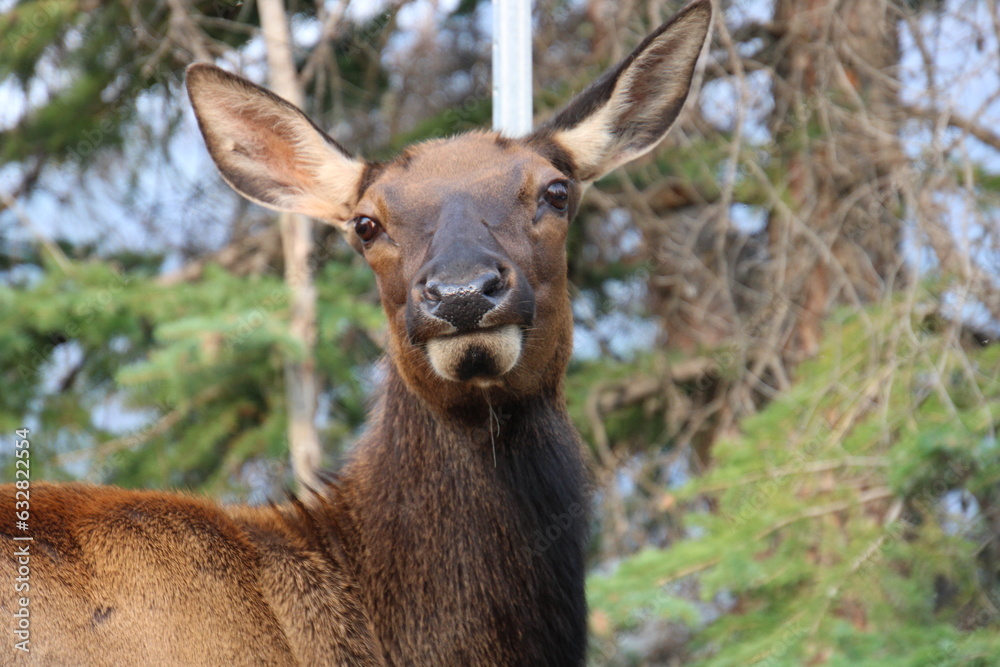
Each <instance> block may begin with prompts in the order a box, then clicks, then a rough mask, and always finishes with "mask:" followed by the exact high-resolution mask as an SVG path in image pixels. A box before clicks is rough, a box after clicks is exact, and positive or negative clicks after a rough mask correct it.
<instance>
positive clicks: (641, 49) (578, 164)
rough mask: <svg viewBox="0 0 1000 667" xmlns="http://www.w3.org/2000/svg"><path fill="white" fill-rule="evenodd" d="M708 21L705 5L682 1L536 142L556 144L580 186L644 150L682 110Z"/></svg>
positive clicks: (703, 1) (539, 133) (707, 2)
mask: <svg viewBox="0 0 1000 667" xmlns="http://www.w3.org/2000/svg"><path fill="white" fill-rule="evenodd" d="M711 24H712V4H711V2H710V0H697V1H696V2H693V3H691V4H689V5H688V6H687V7H685V8H684V9H683V10H681V11H680V12H679V13H678V14H677V15H675V16H674V17H673V18H672V19H670V20H669V21H667V22H666V23H664V24H663V25H661V26H660V27H659V28H657V29H656V30H655V31H654V32H653V33H652V34H651V35H649V36H648V37H647V38H646V39H645V40H643V42H642V44H640V45H639V46H638V47H637V48H636V49H635V51H633V52H632V53H631V54H629V56H628V57H626V58H625V59H624V60H622V61H621V62H620V63H619V64H618V65H617V66H616V67H614V68H612V69H610V70H608V71H607V72H605V73H604V74H603V75H602V76H601V77H600V78H599V79H597V81H595V82H594V83H593V84H591V85H590V87H589V88H587V89H586V90H584V91H583V92H582V93H580V94H579V95H578V96H577V97H576V98H575V99H573V101H572V102H570V103H569V106H567V107H566V108H565V109H564V110H563V111H562V112H560V113H559V114H558V115H557V116H556V117H555V118H553V119H552V120H551V121H549V123H547V124H546V125H543V126H542V127H541V128H540V129H539V130H538V131H537V132H536V133H535V136H534V138H535V140H537V141H545V140H546V139H555V140H556V141H557V142H558V143H559V145H560V146H561V147H562V148H563V150H565V151H566V152H567V153H569V155H570V156H571V157H572V159H573V163H574V166H575V172H576V173H575V175H576V177H577V178H578V179H579V180H581V181H584V182H588V181H593V180H595V179H597V178H600V177H601V176H603V175H604V174H606V173H608V172H609V171H611V170H612V169H614V168H615V167H618V166H619V165H622V164H624V163H626V162H628V161H629V160H634V159H635V158H637V157H639V156H640V155H642V154H643V153H645V152H647V151H649V150H650V149H652V148H653V147H654V146H656V144H658V143H659V142H660V140H661V139H663V137H664V136H665V135H666V134H667V131H668V130H669V129H670V127H671V125H673V123H674V121H675V120H676V119H677V116H678V114H679V113H680V111H681V108H682V107H683V106H684V101H685V100H686V99H687V96H688V91H689V90H690V88H691V79H692V77H693V76H694V71H695V64H696V63H697V62H698V56H699V55H700V54H701V51H702V48H703V47H704V44H705V41H706V39H707V37H708V34H709V28H710V27H711Z"/></svg>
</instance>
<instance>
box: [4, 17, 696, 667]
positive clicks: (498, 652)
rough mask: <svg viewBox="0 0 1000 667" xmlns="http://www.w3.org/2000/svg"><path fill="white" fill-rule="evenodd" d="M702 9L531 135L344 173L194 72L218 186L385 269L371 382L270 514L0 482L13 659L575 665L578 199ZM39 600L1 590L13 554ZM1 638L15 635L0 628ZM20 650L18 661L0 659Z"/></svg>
mask: <svg viewBox="0 0 1000 667" xmlns="http://www.w3.org/2000/svg"><path fill="white" fill-rule="evenodd" d="M711 20H712V9H711V3H710V1H709V0H697V1H696V2H693V3H691V4H689V5H688V6H687V7H685V8H684V9H683V10H682V11H681V12H680V13H679V14H677V15H676V16H675V17H674V18H673V19H671V20H670V21H669V22H667V23H665V24H664V25H662V26H660V27H659V28H658V29H657V30H656V31H654V32H653V33H652V34H651V35H649V36H648V37H647V38H646V39H645V40H644V41H643V42H642V43H641V44H640V45H639V46H638V47H637V48H636V49H635V51H633V52H632V53H631V54H630V55H629V56H628V57H626V58H625V59H624V60H623V61H622V62H621V63H619V64H618V65H617V66H615V67H614V68H612V69H611V70H609V71H608V72H606V73H605V74H604V75H603V76H602V77H600V78H599V79H598V80H596V81H595V82H594V83H593V84H592V85H591V86H590V87H589V88H587V89H586V90H585V91H584V92H582V93H581V94H580V95H579V96H577V97H576V98H575V99H574V100H573V101H572V102H571V103H570V104H569V105H568V106H567V108H565V109H564V110H563V111H562V112H560V113H558V114H557V115H556V116H555V117H554V118H553V119H552V120H551V121H549V122H548V123H546V124H544V125H542V126H541V127H540V128H539V129H538V130H536V131H534V132H533V133H531V134H530V135H528V136H525V137H505V136H501V135H499V134H497V133H491V132H485V131H478V132H472V133H468V134H464V135H460V136H456V137H453V138H448V139H437V140H432V141H428V142H426V143H422V144H419V145H415V146H411V147H409V148H408V149H406V150H405V151H404V152H403V153H402V154H401V155H399V156H398V157H397V158H395V159H393V160H391V161H388V162H383V163H376V162H367V161H364V160H362V159H359V158H355V157H352V156H351V155H350V154H348V153H347V152H346V151H345V150H344V149H343V148H341V147H340V146H339V145H338V144H337V143H336V142H335V141H334V140H333V139H331V138H330V137H328V136H327V135H326V134H324V133H323V132H322V131H321V130H320V129H319V128H318V127H317V126H316V125H314V124H313V123H312V122H311V121H310V120H309V119H308V118H307V117H306V116H305V115H304V114H303V113H302V112H301V111H299V110H298V109H297V108H296V107H294V106H292V105H291V104H290V103H288V102H286V101H285V100H283V99H281V98H279V97H277V96H275V95H273V94H272V93H270V92H268V91H266V90H264V89H262V88H260V87H258V86H256V85H254V84H252V83H250V82H248V81H246V80H244V79H242V78H239V77H237V76H234V75H232V74H229V73H227V72H225V71H223V70H221V69H219V68H217V67H214V66H212V65H209V64H194V65H192V66H190V67H189V68H188V71H187V87H188V92H189V95H190V98H191V102H192V104H193V106H194V109H195V114H196V116H197V119H198V124H199V126H200V128H201V131H202V134H203V136H204V139H205V143H206V145H207V147H208V150H209V153H210V154H211V156H212V158H213V159H214V161H215V163H216V165H217V166H218V168H219V171H220V173H221V174H222V176H223V178H224V179H225V180H226V181H227V182H228V183H229V184H230V185H231V186H232V187H233V188H234V189H235V190H236V191H237V192H239V193H240V194H241V195H243V196H244V197H247V198H248V199H250V200H252V201H254V202H257V203H259V204H261V205H263V206H266V207H270V208H273V209H277V210H280V211H292V212H297V213H301V214H305V215H308V216H312V217H315V218H318V219H321V220H324V221H327V222H329V223H331V224H334V225H337V226H338V227H340V228H341V229H342V230H343V232H344V234H345V235H346V236H347V237H348V238H349V239H350V240H351V242H352V243H353V244H354V245H355V247H356V248H357V249H358V250H359V251H360V252H361V253H362V254H363V255H364V258H365V260H366V261H367V263H368V264H369V265H370V266H371V268H372V269H373V270H374V272H375V277H376V280H377V284H378V290H379V295H380V298H381V303H382V306H383V308H384V310H385V315H386V317H387V319H388V329H389V344H388V349H387V355H386V360H387V361H386V363H385V372H384V379H383V381H382V384H381V387H380V389H379V391H378V393H377V396H376V399H375V402H374V403H373V409H372V411H371V414H370V417H369V423H368V427H367V430H366V431H365V433H364V435H363V436H362V437H361V438H360V440H359V442H358V443H357V444H356V445H355V447H354V448H353V449H352V451H351V453H350V455H349V458H348V459H347V461H346V462H345V463H344V465H343V466H342V467H341V469H340V471H339V472H338V473H337V474H335V475H333V474H331V475H329V476H327V477H325V478H324V484H322V485H321V488H317V489H314V490H311V491H308V492H306V493H303V494H302V495H301V497H295V496H291V497H290V499H289V500H288V501H286V502H284V503H283V504H274V505H271V506H265V507H250V506H219V505H216V504H213V503H211V502H209V501H208V500H206V499H202V498H199V497H195V496H190V495H180V494H169V493H161V492H156V491H137V490H123V489H118V488H111V487H97V486H88V485H84V484H59V485H57V484H42V483H38V484H35V485H34V486H32V487H31V489H30V502H31V528H30V535H31V537H32V541H30V542H23V541H17V542H15V541H14V540H13V538H14V537H16V536H18V535H20V533H18V531H16V530H15V529H14V527H13V525H14V521H13V519H12V518H11V517H12V516H13V515H14V511H15V489H14V487H13V486H11V485H7V486H5V487H3V490H2V493H0V497H2V503H3V507H4V510H5V511H4V514H3V516H4V517H5V520H4V522H3V524H2V525H0V532H2V539H3V542H4V545H5V557H4V558H2V559H0V564H2V568H0V569H2V576H0V579H2V581H3V582H4V585H3V588H2V591H3V592H2V593H0V601H2V605H3V613H4V615H5V617H6V618H7V619H10V618H11V614H12V613H13V611H14V610H15V609H16V608H17V604H18V601H17V598H18V597H19V596H23V597H27V598H28V599H29V601H30V604H29V606H28V609H29V611H30V619H31V623H30V645H29V646H28V648H29V649H30V650H29V652H23V651H19V650H13V649H11V648H10V644H8V646H5V647H4V648H3V649H2V653H0V655H2V656H3V660H2V661H3V662H4V663H6V664H12V663H20V662H27V661H31V660H36V661H38V662H39V663H43V664H50V665H51V664H72V665H83V664H90V665H116V666H117V665H127V664H183V665H195V664H205V665H236V664H250V663H254V664H272V665H510V666H515V665H517V666H521V665H580V664H582V663H583V662H584V660H585V653H586V644H587V622H586V619H587V608H586V600H585V596H584V548H585V543H586V540H587V533H588V530H587V528H588V510H587V506H588V486H589V483H588V476H587V472H586V466H585V463H584V456H583V449H582V445H581V441H580V439H579V436H578V435H577V434H576V432H575V430H574V428H573V426H572V424H571V422H570V419H569V416H568V414H567V411H566V407H565V401H564V396H563V376H564V374H565V371H566V367H567V363H568V360H569V357H570V352H571V347H572V333H573V319H572V315H571V310H570V298H569V291H568V287H569V286H568V278H567V258H566V246H565V240H566V236H567V231H568V226H569V224H570V222H571V220H572V218H573V216H574V214H575V212H576V210H577V207H578V204H579V201H580V197H581V195H582V194H583V191H584V189H585V188H586V187H587V186H588V185H589V184H590V183H592V182H593V181H594V180H595V179H597V178H599V177H600V176H602V175H603V174H605V173H607V172H609V171H610V170H612V169H614V168H616V167H617V166H619V165H621V164H623V163H625V162H628V161H629V160H632V159H633V158H635V157H637V156H639V155H642V154H643V153H645V152H647V151H649V150H651V149H652V148H653V147H655V146H656V145H657V143H658V142H659V141H660V140H661V139H662V138H663V136H664V135H665V134H666V133H667V131H668V129H669V128H670V127H671V125H672V124H673V123H674V121H675V120H676V118H677V116H678V114H679V112H680V110H681V107H682V106H683V104H684V102H685V99H686V98H687V96H688V91H689V89H690V87H691V81H692V77H693V74H694V71H695V66H696V63H697V60H698V57H699V54H700V53H701V51H702V49H703V46H704V44H705V42H706V40H707V36H708V34H709V28H710V24H711ZM24 544H27V545H28V548H29V549H30V558H31V560H30V590H27V591H26V592H21V593H15V592H14V589H13V585H12V584H11V582H13V581H14V579H15V577H16V576H17V572H18V563H17V559H16V558H14V557H13V556H12V554H13V553H15V550H16V549H17V548H22V545H24ZM7 637H8V641H9V642H11V639H10V637H11V635H10V633H8V634H7ZM11 643H13V642H11Z"/></svg>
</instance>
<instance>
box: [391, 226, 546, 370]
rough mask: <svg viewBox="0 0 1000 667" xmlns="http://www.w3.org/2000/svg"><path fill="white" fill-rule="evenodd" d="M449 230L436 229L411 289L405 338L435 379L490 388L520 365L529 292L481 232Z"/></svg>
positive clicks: (529, 315) (529, 317) (531, 299)
mask: <svg viewBox="0 0 1000 667" xmlns="http://www.w3.org/2000/svg"><path fill="white" fill-rule="evenodd" d="M448 227H449V225H447V224H444V225H441V226H439V228H438V230H437V232H436V233H435V239H434V242H432V243H431V246H430V249H429V253H428V254H429V259H428V260H427V261H426V262H425V263H424V265H423V267H422V268H421V270H420V271H419V272H418V273H417V279H416V280H414V282H413V284H412V286H411V289H410V292H409V298H408V303H407V318H406V324H407V333H408V335H409V338H410V342H411V343H413V344H415V345H423V346H424V349H425V350H426V353H427V358H428V361H430V364H431V367H432V368H433V369H434V372H435V373H437V374H438V375H439V376H440V377H442V378H444V379H446V380H450V381H453V382H470V381H471V382H473V383H475V384H489V383H490V382H492V381H494V380H496V379H497V378H500V377H502V376H503V375H505V374H506V373H508V372H510V371H511V370H512V369H513V368H514V366H516V365H517V361H518V359H519V358H520V356H521V346H522V331H523V329H524V328H526V327H529V326H531V324H532V322H533V320H534V313H535V296H534V290H533V289H532V288H531V286H530V285H529V284H528V281H527V280H526V279H525V277H524V274H523V272H522V271H521V270H520V269H519V268H518V267H517V266H516V265H515V264H514V263H513V262H512V261H511V260H510V258H509V257H507V256H506V255H505V254H504V253H503V252H502V250H501V249H500V246H499V244H498V243H497V242H496V240H495V239H494V238H493V236H492V234H491V233H490V232H489V229H488V228H486V227H485V226H484V225H480V224H476V225H474V228H473V229H472V230H470V229H469V228H468V226H466V227H465V228H462V229H460V230H459V229H456V227H455V226H450V227H451V229H448ZM442 228H444V229H442ZM470 232H471V233H470ZM441 238H447V239H448V242H447V243H440V242H437V241H439V239H441Z"/></svg>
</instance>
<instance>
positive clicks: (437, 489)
mask: <svg viewBox="0 0 1000 667" xmlns="http://www.w3.org/2000/svg"><path fill="white" fill-rule="evenodd" d="M493 411H494V413H495V415H496V416H495V417H494V418H493V420H492V424H493V426H492V430H493V433H492V436H491V433H490V426H489V425H490V419H491V418H490V411H489V408H488V407H486V406H485V405H482V406H479V408H478V409H477V408H467V409H466V411H465V414H464V415H462V417H463V418H462V419H461V420H455V419H449V420H445V419H442V418H441V417H438V416H435V415H434V414H433V413H432V412H431V411H430V410H429V409H428V408H427V407H426V404H425V402H424V401H422V400H421V399H420V398H418V397H417V396H415V395H413V394H412V393H411V392H410V390H409V389H408V388H407V386H406V385H405V383H404V382H403V381H402V380H401V379H400V377H399V376H398V374H397V373H396V371H395V369H394V368H392V367H390V370H389V373H388V377H387V379H386V382H385V384H384V390H383V393H382V395H381V396H380V398H379V401H378V404H377V408H376V410H375V412H374V420H373V422H372V424H371V426H370V430H369V431H368V433H367V434H366V435H365V437H364V439H363V441H362V442H361V443H359V445H358V447H357V449H356V454H355V456H354V458H353V460H352V461H351V462H350V463H349V464H348V465H347V466H346V468H345V470H344V473H343V476H342V478H341V479H342V481H341V486H340V489H341V492H342V499H343V501H344V503H345V505H346V508H347V512H348V514H349V516H350V517H351V518H350V524H351V526H350V527H345V528H346V530H347V532H348V536H347V539H346V540H345V542H346V545H347V549H348V551H349V552H350V553H351V556H352V560H353V561H354V562H355V563H356V567H357V569H358V577H359V584H360V588H361V589H362V590H363V591H364V592H365V593H366V595H367V596H368V608H369V609H370V610H371V611H372V617H373V620H374V624H375V630H376V634H377V635H378V636H380V638H381V640H382V643H383V647H384V649H385V651H386V653H387V656H388V658H389V661H390V663H391V664H427V665H432V664H438V665H446V664H447V665H459V664H461V665H478V664H491V665H529V664H530V665H579V664H581V663H582V661H583V657H584V656H583V653H584V647H585V645H586V602H585V599H584V591H583V580H584V563H583V557H584V554H583V551H584V545H585V539H586V529H587V509H586V508H587V493H586V481H585V480H586V475H585V468H584V464H583V461H582V458H581V450H580V444H579V441H578V439H577V436H576V433H575V431H574V429H573V427H572V426H571V424H570V422H569V417H568V415H567V414H566V412H565V409H564V407H563V400H562V397H561V395H559V392H556V393H554V394H553V395H550V396H540V397H533V398H530V399H526V400H522V401H520V402H518V403H508V404H505V405H496V406H493ZM498 422H499V424H498ZM494 457H495V462H494Z"/></svg>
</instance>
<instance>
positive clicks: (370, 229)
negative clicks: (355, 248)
mask: <svg viewBox="0 0 1000 667" xmlns="http://www.w3.org/2000/svg"><path fill="white" fill-rule="evenodd" d="M381 231H382V225H380V224H378V223H377V222H375V221H374V220H372V219H371V218H369V217H368V216H367V215H359V216H358V217H356V218H355V219H354V233H355V234H357V235H358V238H359V239H361V242H362V243H363V244H365V245H368V244H369V243H371V242H372V241H374V240H375V237H376V236H378V234H379V232H381Z"/></svg>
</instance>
